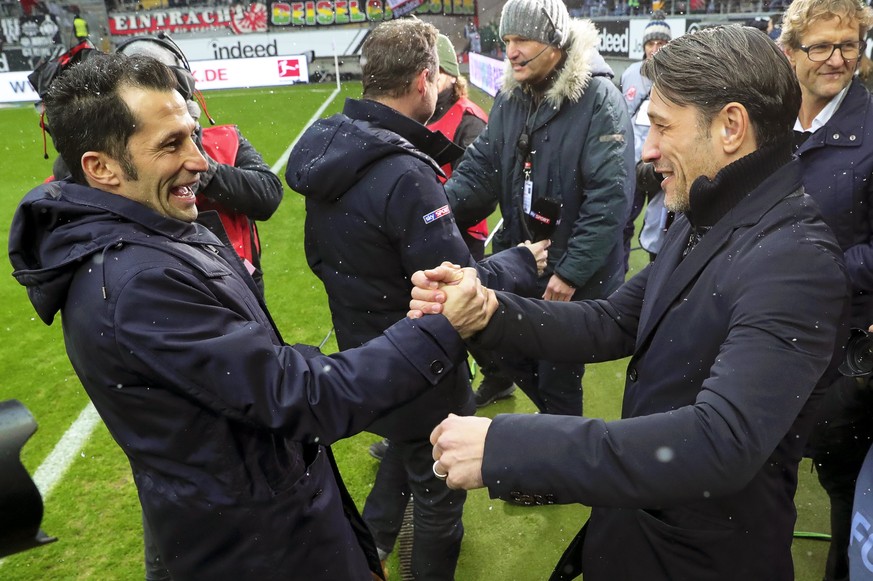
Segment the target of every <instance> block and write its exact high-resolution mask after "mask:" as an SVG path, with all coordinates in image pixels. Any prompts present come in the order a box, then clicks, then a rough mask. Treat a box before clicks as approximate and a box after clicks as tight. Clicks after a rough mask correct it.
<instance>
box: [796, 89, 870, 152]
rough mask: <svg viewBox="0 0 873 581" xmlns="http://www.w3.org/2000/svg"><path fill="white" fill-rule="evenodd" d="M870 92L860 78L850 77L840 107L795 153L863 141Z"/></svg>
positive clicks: (856, 145)
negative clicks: (847, 88)
mask: <svg viewBox="0 0 873 581" xmlns="http://www.w3.org/2000/svg"><path fill="white" fill-rule="evenodd" d="M870 102H871V98H870V94H869V93H868V92H867V89H865V88H864V85H863V84H862V83H861V81H860V79H858V78H857V77H855V78H853V79H852V83H851V85H849V92H848V93H847V94H846V97H845V99H843V102H842V103H841V104H840V108H839V109H837V111H836V113H834V114H833V116H832V117H831V118H830V119H829V120H828V122H827V123H826V124H825V125H824V127H822V128H821V129H819V130H818V131H816V132H815V133H813V134H812V135H810V136H809V139H807V140H806V141H804V142H803V144H801V146H800V147H799V148H798V149H797V152H796V153H797V155H802V154H803V153H804V152H805V151H808V150H810V149H818V148H820V147H824V146H826V145H829V146H834V147H859V146H860V145H861V144H862V143H863V142H864V136H865V134H866V131H865V129H866V127H865V124H866V121H867V112H868V110H869V108H870Z"/></svg>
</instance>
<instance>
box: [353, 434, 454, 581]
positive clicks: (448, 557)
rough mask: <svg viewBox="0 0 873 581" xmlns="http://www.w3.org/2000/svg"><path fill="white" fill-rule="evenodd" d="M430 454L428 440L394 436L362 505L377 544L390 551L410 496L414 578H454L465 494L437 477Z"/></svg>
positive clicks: (420, 580) (422, 580)
mask: <svg viewBox="0 0 873 581" xmlns="http://www.w3.org/2000/svg"><path fill="white" fill-rule="evenodd" d="M432 452H433V447H432V446H431V444H430V442H429V441H427V440H421V441H416V442H395V441H394V440H391V442H390V443H389V444H388V449H387V450H386V451H385V457H384V458H382V462H381V464H380V465H379V472H378V473H377V474H376V482H375V483H374V484H373V490H371V491H370V495H369V496H368V497H367V501H366V503H365V504H364V513H363V517H364V521H365V522H366V523H367V525H368V526H369V527H370V530H371V531H372V533H373V537H374V538H375V540H376V546H377V547H378V548H379V550H380V551H383V552H385V553H389V552H391V550H392V549H393V548H394V543H395V542H396V540H397V535H398V534H399V533H400V526H401V524H402V523H403V512H404V510H405V509H406V504H407V502H408V501H409V495H410V494H411V495H412V499H413V537H412V564H411V570H412V574H413V577H414V578H415V579H416V581H436V580H443V579H445V580H451V579H454V578H455V568H456V567H457V565H458V555H459V554H460V552H461V539H462V538H463V536H464V524H463V522H462V521H461V513H462V512H463V510H464V501H465V500H466V499H467V493H466V492H465V491H458V490H449V488H448V487H447V486H446V483H445V482H443V481H442V480H438V479H437V478H436V477H435V476H434V474H433V457H432Z"/></svg>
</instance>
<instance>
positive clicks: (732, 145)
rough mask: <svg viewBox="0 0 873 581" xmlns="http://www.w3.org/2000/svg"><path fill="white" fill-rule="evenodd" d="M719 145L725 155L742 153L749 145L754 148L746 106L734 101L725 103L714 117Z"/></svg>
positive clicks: (754, 143)
mask: <svg viewBox="0 0 873 581" xmlns="http://www.w3.org/2000/svg"><path fill="white" fill-rule="evenodd" d="M714 130H716V131H718V139H719V141H720V143H721V147H722V149H723V150H724V152H725V154H727V155H734V154H737V153H742V152H744V151H746V150H747V148H748V147H749V146H751V147H752V151H754V149H755V148H756V142H755V132H754V129H753V128H752V124H751V121H750V119H749V112H748V111H747V110H746V108H745V107H744V106H743V105H742V104H740V103H736V102H731V103H728V104H727V105H725V106H724V107H723V108H722V110H721V111H719V113H718V115H717V116H716V119H715V127H714Z"/></svg>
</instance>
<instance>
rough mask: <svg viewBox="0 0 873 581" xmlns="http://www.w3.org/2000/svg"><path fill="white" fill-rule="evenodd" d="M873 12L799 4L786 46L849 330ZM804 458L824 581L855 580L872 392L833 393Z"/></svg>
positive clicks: (858, 288) (803, 158)
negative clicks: (845, 284)
mask: <svg viewBox="0 0 873 581" xmlns="http://www.w3.org/2000/svg"><path fill="white" fill-rule="evenodd" d="M871 24H873V10H871V9H870V8H869V7H868V6H866V5H865V4H864V3H861V2H859V1H858V0H795V1H794V2H793V3H792V4H791V6H790V7H789V8H788V10H787V11H786V13H785V17H784V18H783V23H782V35H781V37H780V38H779V43H780V44H781V45H782V48H783V50H784V51H785V54H786V55H787V56H788V60H789V61H790V62H791V64H792V66H793V67H794V72H795V74H796V75H797V80H798V82H799V83H800V89H801V93H802V96H803V101H802V103H801V106H800V111H799V112H798V115H797V122H796V123H795V126H794V129H795V137H796V140H795V147H796V151H795V153H796V155H797V157H798V158H799V159H800V162H801V165H802V168H803V169H802V171H803V185H804V188H805V189H806V192H807V193H808V194H809V195H811V196H812V197H813V198H814V199H815V201H816V202H817V203H818V205H819V207H820V208H821V212H822V215H823V218H824V220H825V222H826V223H827V224H828V226H830V227H831V229H832V230H833V232H834V234H835V235H836V237H837V241H838V243H839V244H840V248H841V249H842V251H843V253H844V256H845V260H846V265H847V267H848V271H849V276H850V278H851V283H852V289H853V293H852V313H851V323H852V326H854V327H860V328H863V329H866V328H867V326H868V324H869V320H870V315H871V313H873V268H871V267H873V103H871V97H870V94H869V93H868V92H867V90H866V89H865V88H864V85H863V84H862V82H861V81H860V80H859V79H857V78H856V76H855V71H856V70H857V68H858V63H859V61H860V57H861V54H862V53H863V52H864V49H865V42H864V40H863V39H864V38H866V36H867V31H868V30H869V29H870V26H871ZM820 409H821V411H820V416H819V419H818V422H817V426H816V428H815V429H814V431H813V433H812V435H811V436H810V440H809V445H808V446H807V455H809V456H810V457H812V458H813V460H814V462H815V466H816V469H817V471H818V477H819V482H821V484H822V487H823V488H824V489H825V491H827V493H828V496H829V497H830V503H831V535H832V537H831V547H830V551H829V554H828V562H827V567H826V570H825V576H824V579H825V581H833V580H839V579H848V574H849V570H848V556H847V549H848V546H849V539H850V525H851V516H852V515H851V509H852V497H853V493H854V488H855V480H856V477H857V475H858V471H859V469H860V467H861V463H862V462H863V460H864V455H865V454H866V452H867V449H868V448H869V446H870V441H871V438H873V420H871V418H873V415H871V414H873V394H871V391H870V390H869V389H867V388H859V387H858V386H857V384H856V383H855V382H854V381H852V380H851V379H848V378H842V379H840V380H838V381H837V382H836V383H834V385H832V386H831V387H830V389H829V390H828V391H827V395H826V396H825V398H824V400H823V403H822V406H821V408H820Z"/></svg>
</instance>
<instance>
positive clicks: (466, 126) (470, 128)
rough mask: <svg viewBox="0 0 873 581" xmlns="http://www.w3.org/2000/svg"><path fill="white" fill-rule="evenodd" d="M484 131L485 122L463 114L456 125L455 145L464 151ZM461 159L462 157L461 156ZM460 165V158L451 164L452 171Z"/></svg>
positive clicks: (468, 114)
mask: <svg viewBox="0 0 873 581" xmlns="http://www.w3.org/2000/svg"><path fill="white" fill-rule="evenodd" d="M483 129H485V122H484V121H482V120H481V119H479V118H478V117H476V116H475V115H472V114H470V113H464V115H463V116H462V117H461V122H460V123H458V129H457V131H456V132H455V143H456V144H457V145H459V146H460V147H463V148H464V149H466V148H467V147H468V146H469V145H470V144H471V143H473V142H474V141H476V138H477V137H479V134H480V133H482V130H483ZM462 157H463V156H462ZM459 163H461V158H458V159H456V160H455V161H453V162H452V169H453V170H454V169H455V168H457V167H458V164H459Z"/></svg>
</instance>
